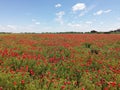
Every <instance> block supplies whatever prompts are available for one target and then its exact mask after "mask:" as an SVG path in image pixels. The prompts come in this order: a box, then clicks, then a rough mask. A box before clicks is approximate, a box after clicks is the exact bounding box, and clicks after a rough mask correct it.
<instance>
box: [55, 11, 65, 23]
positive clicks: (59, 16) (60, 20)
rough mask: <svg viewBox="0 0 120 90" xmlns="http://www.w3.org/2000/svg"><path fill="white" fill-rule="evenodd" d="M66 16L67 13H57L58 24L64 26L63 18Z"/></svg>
mask: <svg viewBox="0 0 120 90" xmlns="http://www.w3.org/2000/svg"><path fill="white" fill-rule="evenodd" d="M64 15H65V12H64V11H60V12H58V13H56V16H57V17H56V19H55V20H56V21H57V22H58V23H60V24H63V22H64V21H63V16H64Z"/></svg>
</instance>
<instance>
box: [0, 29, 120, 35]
mask: <svg viewBox="0 0 120 90" xmlns="http://www.w3.org/2000/svg"><path fill="white" fill-rule="evenodd" d="M12 33H13V32H0V34H12ZM20 34H120V29H117V30H111V31H108V32H98V31H97V30H91V31H90V32H74V31H70V32H42V33H36V32H21V33H20Z"/></svg>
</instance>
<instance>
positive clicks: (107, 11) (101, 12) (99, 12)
mask: <svg viewBox="0 0 120 90" xmlns="http://www.w3.org/2000/svg"><path fill="white" fill-rule="evenodd" d="M111 11H112V10H110V9H108V10H99V11H97V12H96V13H94V15H102V14H104V13H109V12H111Z"/></svg>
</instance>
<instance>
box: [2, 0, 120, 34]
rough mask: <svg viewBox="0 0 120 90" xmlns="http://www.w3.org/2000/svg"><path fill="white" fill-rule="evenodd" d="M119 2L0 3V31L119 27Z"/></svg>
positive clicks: (11, 0)
mask: <svg viewBox="0 0 120 90" xmlns="http://www.w3.org/2000/svg"><path fill="white" fill-rule="evenodd" d="M119 4H120V0H0V32H64V31H65V32H66V31H77V32H87V31H91V30H93V29H95V30H97V31H109V30H113V29H117V28H120V6H119Z"/></svg>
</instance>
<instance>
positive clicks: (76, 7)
mask: <svg viewBox="0 0 120 90" xmlns="http://www.w3.org/2000/svg"><path fill="white" fill-rule="evenodd" d="M85 8H86V5H85V4H84V3H77V4H75V5H74V6H73V7H72V11H73V12H75V11H79V10H84V9H85Z"/></svg>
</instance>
